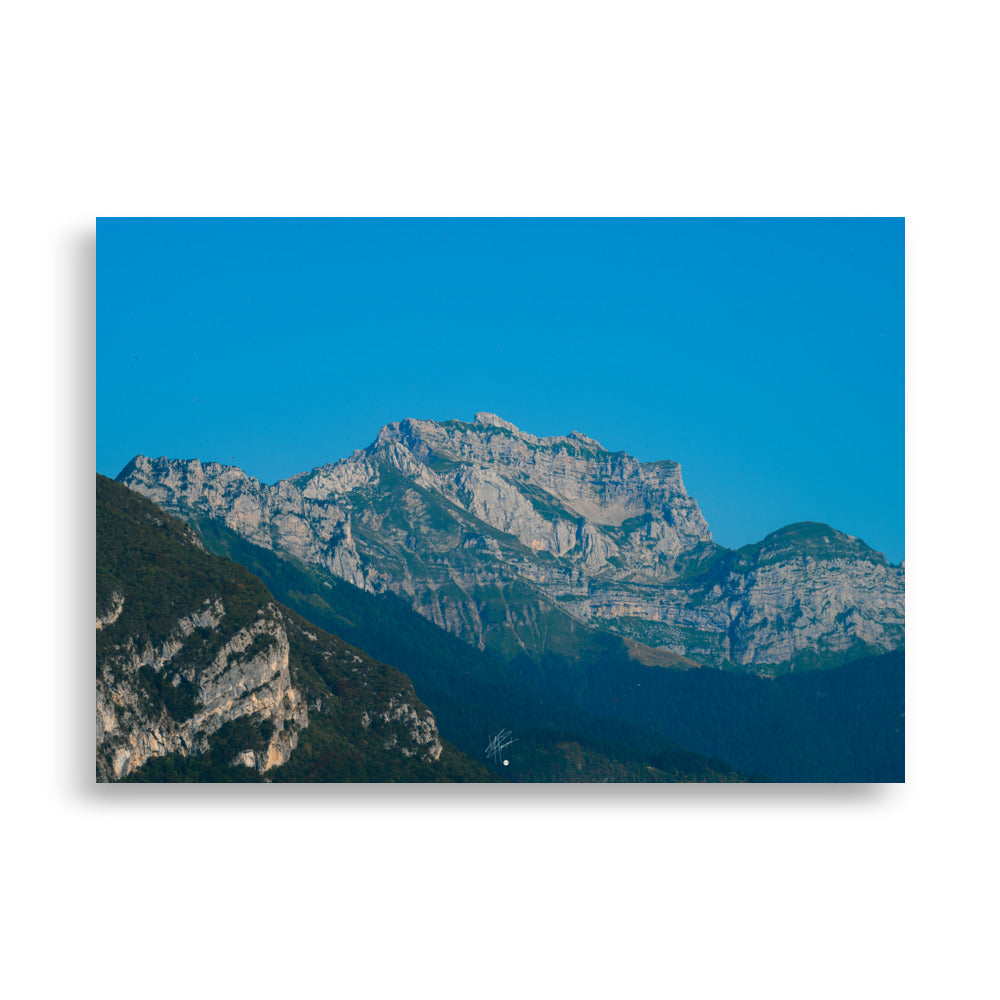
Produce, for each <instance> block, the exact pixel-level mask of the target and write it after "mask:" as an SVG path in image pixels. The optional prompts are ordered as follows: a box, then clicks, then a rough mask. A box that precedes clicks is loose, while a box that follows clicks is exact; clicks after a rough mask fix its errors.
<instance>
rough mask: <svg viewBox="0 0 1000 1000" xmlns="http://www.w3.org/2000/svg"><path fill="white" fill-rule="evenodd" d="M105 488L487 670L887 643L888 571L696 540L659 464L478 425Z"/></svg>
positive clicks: (815, 534) (869, 561) (144, 466)
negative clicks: (338, 584)
mask: <svg viewBox="0 0 1000 1000" xmlns="http://www.w3.org/2000/svg"><path fill="white" fill-rule="evenodd" d="M119 480H120V481H121V482H124V483H125V484H126V485H128V486H129V487H130V488H132V489H134V490H136V491H138V492H140V493H142V494H144V495H145V496H147V497H149V498H150V499H152V500H153V501H155V502H156V503H157V504H159V505H160V506H162V507H163V508H164V509H166V510H168V511H171V512H173V513H176V514H178V515H180V516H181V517H184V518H187V519H196V520H213V521H217V522H219V523H221V524H223V525H225V526H226V527H227V528H229V529H230V530H232V531H234V532H235V533H236V534H238V535H240V536H241V537H243V538H244V539H246V540H247V541H249V542H252V543H253V544H255V545H258V546H261V547H263V548H268V549H272V550H273V551H275V552H277V553H279V554H282V555H285V556H288V557H290V558H294V559H297V560H300V561H301V562H302V563H305V564H307V565H310V566H314V567H317V568H320V569H323V570H325V571H327V572H329V573H330V574H332V575H333V576H336V577H338V578H340V579H343V580H346V581H348V582H349V583H352V584H354V585H355V586H357V587H360V588H362V589H364V590H366V591H368V592H369V593H384V592H386V591H391V592H392V593H395V594H397V595H399V596H400V597H402V598H403V599H405V600H406V601H408V602H409V604H410V605H411V606H412V607H413V608H414V610H416V611H417V612H418V613H420V614H421V615H423V616H424V617H426V618H427V619H429V620H430V621H432V622H434V623H435V624H436V625H438V626H440V627H442V628H444V629H446V630H448V631H449V632H452V633H453V634H455V635H457V636H459V637H460V638H462V639H464V640H466V641H467V642H470V643H472V644H473V645H475V646H476V647H478V648H479V649H489V650H491V651H493V652H496V653H498V654H499V655H501V656H503V657H505V658H508V659H510V658H512V657H515V656H517V655H519V654H526V655H528V656H533V657H537V656H540V655H544V654H546V653H565V654H567V655H575V654H576V653H578V652H579V648H580V645H581V643H583V644H586V641H587V635H588V633H593V632H595V631H596V632H601V633H604V634H611V635H615V636H618V637H619V638H620V639H622V640H623V641H624V642H625V644H626V645H627V648H628V649H629V651H630V654H631V655H632V657H633V658H634V659H636V660H638V661H640V662H644V663H650V664H671V663H674V664H677V665H682V666H691V665H695V664H698V665H708V666H717V667H724V668H727V669H735V670H744V671H748V672H752V673H756V674H760V675H767V676H776V675H778V674H781V673H786V672H789V671H791V670H793V669H795V667H796V666H817V665H832V664H836V663H842V662H846V661H848V660H850V659H854V658H857V657H859V656H862V655H870V654H873V653H880V652H888V651H890V650H893V649H896V648H898V647H899V646H900V645H902V642H903V621H904V617H903V616H904V610H903V600H904V568H903V567H902V566H892V565H890V564H889V563H888V561H887V560H886V559H885V557H884V556H883V555H881V554H880V553H878V552H875V551H874V550H873V549H871V548H869V547H868V546H867V545H866V544H865V543H864V542H862V541H861V540H859V539H857V538H853V537H851V536H849V535H846V534H844V533H842V532H840V531H837V530H836V529H834V528H832V527H829V526H828V525H824V524H818V523H812V522H805V523H800V524H793V525H789V526H786V527H783V528H780V529H778V530H777V531H775V532H773V533H772V534H770V535H768V536H767V537H766V538H765V539H763V540H762V541H761V542H758V543H756V544H755V545H748V546H745V547H744V548H742V549H738V550H729V549H726V548H724V547H722V546H720V545H717V544H716V543H714V542H713V541H712V536H711V532H710V531H709V528H708V525H707V523H706V522H705V519H704V517H703V516H702V514H701V511H700V510H699V508H698V504H697V502H696V501H695V500H694V499H693V498H692V497H690V496H689V495H688V494H687V492H686V490H685V488H684V483H683V480H682V478H681V470H680V466H679V465H678V464H677V463H676V462H673V461H660V462H650V463H640V462H638V461H637V460H636V459H634V458H632V457H631V456H629V455H628V454H626V453H625V452H609V451H607V450H605V449H604V448H602V447H601V445H600V444H599V443H598V442H597V441H595V440H593V439H592V438H589V437H587V436H585V435H583V434H581V433H578V432H573V433H572V434H570V435H568V436H566V437H547V438H539V437H536V436H534V435H532V434H527V433H524V432H522V431H520V430H518V429H517V428H516V427H515V426H514V425H513V424H511V423H509V422H507V421H505V420H502V419H501V418H499V417H497V416H495V415H493V414H489V413H478V414H476V417H475V419H474V421H473V422H472V423H464V422H461V421H455V420H452V421H444V422H442V423H437V422H434V421H431V420H403V421H401V422H399V423H393V424H389V425H387V426H386V427H384V428H382V430H381V431H380V432H379V435H378V437H377V439H376V440H375V442H374V443H373V444H371V445H370V446H369V447H368V448H366V449H365V450H363V451H360V450H359V451H355V452H354V454H353V455H351V456H350V457H348V458H345V459H342V460H341V461H338V462H335V463H332V464H327V465H321V466H318V467H317V468H315V469H312V470H311V471H309V472H304V473H301V474H299V475H296V476H293V477H291V478H290V479H287V480H282V481H281V482H278V483H275V484H274V485H265V484H263V483H260V482H259V481H258V480H256V479H254V478H252V477H251V476H248V475H247V474H246V473H245V472H243V471H242V470H240V469H238V468H234V467H231V466H224V465H220V464H218V463H214V462H206V463H202V462H200V461H198V460H197V459H192V460H171V459H167V458H157V459H150V458H147V457H144V456H137V457H136V458H135V459H133V461H132V462H130V463H129V465H128V466H127V467H126V468H125V469H124V470H123V471H122V473H121V474H120V476H119Z"/></svg>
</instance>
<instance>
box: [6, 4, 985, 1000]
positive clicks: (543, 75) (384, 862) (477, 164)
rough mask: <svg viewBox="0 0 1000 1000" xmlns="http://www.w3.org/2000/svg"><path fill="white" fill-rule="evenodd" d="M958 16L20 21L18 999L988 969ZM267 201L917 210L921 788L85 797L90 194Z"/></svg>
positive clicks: (190, 209)
mask: <svg viewBox="0 0 1000 1000" xmlns="http://www.w3.org/2000/svg"><path fill="white" fill-rule="evenodd" d="M938 9H939V8H938V7H931V6H930V5H914V4H904V3H885V2H881V3H880V2H877V0H866V2H864V3H859V2H854V0H846V2H840V3H837V4H822V3H817V4H809V5H805V4H801V3H792V2H787V3H782V2H767V0H763V2H758V3H754V4H747V3H733V2H706V3H703V4H690V3H686V4H673V3H665V2H661V3H636V2H628V0H620V2H618V3H616V4H614V5H611V4H596V3H587V2H577V3H572V4H570V3H563V2H559V3H545V2H543V0H534V2H532V3H525V2H520V0H514V2H508V3H505V4H502V5H487V4H473V3H470V2H468V0H466V2H465V3H457V2H455V3H441V2H434V0H430V2H428V0H425V2H423V3H419V4H418V3H409V4H404V3H388V2H378V0H375V2H369V3H367V4H364V5H361V4H350V5H348V4H337V3H295V2H290V3H285V4H283V5H281V6H278V5H270V4H269V5H265V4H260V3H239V4H237V3H228V2H227V3H210V2H206V0H201V2H199V3H192V2H188V0H181V2H174V3H172V4H170V5H164V6H156V5H138V4H135V3H110V2H101V0H95V2H92V3H90V4H69V3H38V4H35V5H32V6H31V7H28V6H26V5H25V6H23V7H22V8H19V9H18V10H17V11H16V12H14V13H13V14H11V13H8V15H7V16H6V18H5V20H6V28H5V30H4V32H3V34H4V38H3V41H2V42H0V45H2V47H3V57H2V59H0V75H2V81H3V94H4V105H5V110H4V114H3V119H2V121H3V137H4V140H5V141H4V146H5V149H6V153H5V154H4V157H3V160H2V161H0V162H2V163H3V171H4V175H5V179H4V181H3V184H2V192H3V193H2V197H3V201H4V213H3V220H4V223H5V226H4V236H3V241H2V252H3V271H2V273H3V277H4V279H5V280H4V295H3V311H4V325H3V330H4V332H5V340H4V344H5V355H6V360H5V365H4V371H5V378H4V385H5V392H4V394H3V407H4V425H5V429H6V433H5V437H4V443H5V461H4V462H3V494H2V495H3V503H4V506H3V518H4V521H3V523H4V525H5V528H6V531H5V537H6V540H7V542H8V545H9V551H10V555H9V557H8V559H7V560H6V561H5V568H6V573H5V574H4V593H5V596H6V600H5V602H4V608H5V611H6V628H5V633H6V635H5V639H6V641H5V643H4V648H5V649H7V650H8V653H7V655H6V656H5V657H4V668H5V672H6V678H5V681H6V682H5V687H4V691H5V702H4V704H5V711H4V713H3V718H4V720H5V725H4V731H5V734H6V735H7V739H6V740H5V746H6V752H5V754H4V761H5V764H6V778H7V786H8V788H9V791H8V794H7V801H8V809H7V810H6V818H5V821H4V824H3V826H4V834H3V839H4V848H5V850H4V858H5V861H6V865H5V869H6V872H5V876H4V882H5V885H4V893H3V895H4V907H3V913H4V916H3V920H4V923H5V927H4V928H3V942H4V945H5V948H4V950H5V952H6V953H7V958H6V961H5V967H4V981H5V982H6V983H10V984H12V985H13V991H12V992H11V995H12V996H18V997H20V996H44V997H49V996H60V995H65V994H67V993H71V994H75V993H79V992H85V993H86V994H87V995H90V994H94V995H100V996H111V997H119V996H121V997H126V996H128V997H132V996H151V997H161V996H163V997H166V996H171V995H174V994H176V993H183V994H184V995H187V996H195V997H201V996H216V995H218V996H254V997H256V996H270V995H275V994H277V995H285V996H290V995H303V993H304V992H305V991H315V995H317V996H320V995H322V996H326V995H348V996H362V997H381V996H390V995H396V994H400V993H401V994H405V995H408V996H445V997H463V998H464V997H477V998H479V997H494V996H497V997H499V996H504V997H517V996H521V997H525V998H535V997H543V996H555V997H564V996H594V997H603V996H608V997H633V996H647V995H657V996H660V995H670V996H678V997H685V998H687V997H723V996H727V997H728V996H730V995H733V994H737V995H740V996H743V997H746V996H750V997H756V996H761V997H768V998H775V997H796V998H798V997H810V998H824V997H838V998H839V997H842V996H846V995H850V996H852V997H875V996H879V997H882V996H909V995H915V994H916V992H917V991H918V990H919V991H920V993H921V995H923V994H924V993H926V994H928V995H954V996H963V997H965V996H970V997H974V996H982V995H985V994H986V992H987V988H988V986H989V984H990V982H991V981H992V984H993V988H995V975H993V970H992V968H991V965H990V963H989V957H990V953H991V952H992V951H993V950H994V948H995V941H996V920H995V903H994V900H995V897H996V890H997V867H996V861H995V851H994V844H995V838H996V829H997V828H996V822H995V819H994V815H995V809H994V807H993V801H992V800H993V792H994V789H993V785H994V783H995V778H994V772H995V757H996V740H995V739H994V733H995V726H994V725H993V720H994V716H995V713H996V705H997V682H996V673H997V670H996V666H995V662H994V661H995V659H996V656H995V653H994V650H993V647H992V644H991V641H990V640H991V639H992V634H991V630H990V628H989V626H990V625H991V624H992V618H993V605H994V601H993V590H994V589H995V588H993V587H991V584H990V582H989V580H988V579H987V578H986V573H987V572H988V568H989V566H990V564H991V562H992V560H993V558H994V555H993V553H994V549H995V535H996V530H995V526H996V518H995V514H994V506H995V501H994V498H995V491H994V488H993V484H994V479H995V477H994V476H993V475H992V468H993V465H994V453H995V446H994V443H993V439H994V432H995V428H996V424H997V418H996V407H995V405H994V397H995V393H994V388H993V379H994V372H995V371H996V347H995V342H996V337H997V332H998V331H997V323H996V306H995V298H996V292H995V286H996V274H997V264H998V261H997V250H996V246H997V196H996V179H995V178H996V174H997V157H996V153H995V149H994V142H995V131H996V128H995V126H996V116H995V107H994V106H993V104H992V103H991V102H990V101H989V99H988V97H989V95H991V94H995V93H996V92H997V84H998V81H997V70H996V60H995V58H994V53H993V52H992V50H991V38H995V31H993V30H992V28H993V25H991V23H990V13H989V11H990V8H989V7H988V5H987V4H985V3H971V2H966V3H962V2H956V3H953V4H951V5H950V6H949V8H948V15H947V18H945V17H944V15H941V16H938V14H937V11H938ZM244 214H251V215H396V214H403V215H437V214H440V215H464V214H477V215H506V214H517V215H577V214H583V215H896V216H898V215H905V216H906V217H907V220H908V222H907V253H908V267H907V275H908V279H907V280H908V325H907V343H908V348H907V375H908V402H907V408H908V432H907V439H908V445H907V485H908V493H907V516H908V522H907V529H908V531H907V542H908V544H907V562H908V565H907V570H908V574H907V575H908V598H909V599H908V632H909V636H908V638H909V643H908V646H909V652H910V657H909V663H908V698H907V716H908V748H907V749H908V752H907V775H908V781H907V783H906V785H905V786H904V785H901V786H885V787H879V786H876V787H829V788H826V787H808V786H805V787H794V786H791V787H777V786H776V787H763V786H752V787H743V788H736V787H703V788H701V787H689V786H682V787H676V788H675V787H665V786H651V787H640V788H632V787H597V786H585V787H580V788H575V787H555V788H546V787H510V788H482V787H479V788H471V789H469V788H457V787H456V788H451V787H449V788H401V789H393V788H387V787H375V788H362V787H359V788H341V787H336V786H331V787H328V788H324V787H317V788H280V787H260V788H258V787H239V788H235V787H191V788H169V787H164V788H157V787H124V786H123V787H110V788H109V787H101V788H95V787H94V786H93V784H92V774H93V728H92V727H93V682H92V680H91V677H92V674H91V673H90V671H91V667H92V653H93V646H92V642H93V639H92V635H93V631H92V629H93V620H92V613H93V544H94V528H93V492H92V491H93V474H94V428H95V416H94V399H95V396H94V379H95V371H94V343H95V340H94V337H95V325H94V292H93V284H94V266H95V264H94V261H95V245H94V217H95V216H97V215H244ZM832 419H835V415H832Z"/></svg>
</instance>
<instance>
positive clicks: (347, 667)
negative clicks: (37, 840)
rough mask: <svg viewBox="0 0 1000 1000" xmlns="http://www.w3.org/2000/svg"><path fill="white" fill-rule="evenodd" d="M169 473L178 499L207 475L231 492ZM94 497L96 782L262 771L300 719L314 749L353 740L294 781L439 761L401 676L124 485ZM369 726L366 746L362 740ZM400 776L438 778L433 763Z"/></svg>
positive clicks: (277, 761) (292, 740)
mask: <svg viewBox="0 0 1000 1000" xmlns="http://www.w3.org/2000/svg"><path fill="white" fill-rule="evenodd" d="M173 473H174V477H173V478H171V480H170V486H169V487H165V488H166V489H171V490H177V491H178V492H179V493H181V494H183V495H187V496H202V495H203V484H204V482H205V480H206V479H207V480H208V482H209V483H212V486H211V487H210V489H209V493H210V495H213V496H215V495H216V494H214V493H212V490H214V489H216V488H217V489H218V490H219V491H220V493H222V492H225V491H226V490H233V489H235V490H236V493H237V494H239V491H240V489H241V487H240V486H239V484H240V482H241V480H240V477H237V476H233V477H230V478H229V479H228V480H227V483H226V484H225V485H223V484H222V483H219V482H213V479H212V476H211V474H210V473H209V474H208V475H207V476H206V475H205V472H204V470H201V473H200V477H201V478H199V473H198V472H197V471H196V470H193V469H189V470H177V469H175V470H173ZM244 479H245V477H244ZM233 483H236V484H237V486H236V487H233ZM230 498H231V499H233V500H235V505H234V506H235V508H236V509H237V511H238V514H237V517H236V523H242V524H244V525H245V526H247V527H248V530H256V529H250V527H249V526H250V525H251V524H259V522H258V521H257V520H256V514H258V513H259V508H258V509H257V510H256V511H255V512H254V517H247V516H246V515H247V514H248V512H250V511H254V508H253V506H252V505H251V504H250V503H249V502H248V501H247V499H246V495H242V497H241V496H240V495H237V496H233V494H232V493H230ZM97 499H98V511H97V513H98V517H97V525H98V548H97V570H98V609H97V610H98V613H97V615H96V631H97V691H96V695H97V700H96V723H97V727H96V757H97V778H98V780H99V781H116V780H121V779H123V778H127V777H129V776H130V775H133V774H134V773H135V772H136V771H138V770H139V769H140V768H142V767H143V765H145V764H146V763H147V762H149V761H150V760H152V759H154V758H159V757H166V756H168V755H176V756H178V757H181V758H199V759H202V760H207V761H210V762H211V764H212V765H213V766H215V765H218V766H220V767H227V766H228V767H232V766H237V767H240V766H243V767H247V768H250V769H252V770H253V771H255V772H256V773H257V774H259V775H262V776H265V775H270V774H271V773H272V772H274V771H275V770H277V769H279V768H282V767H283V766H284V765H286V764H288V763H289V761H290V760H291V759H292V757H293V755H294V754H295V753H296V750H297V749H298V747H299V741H300V737H301V734H302V733H303V732H306V731H308V730H309V729H310V727H312V729H316V728H317V727H318V728H319V730H320V732H319V734H318V737H317V738H318V740H319V741H320V743H321V744H322V746H324V747H326V746H328V745H330V744H331V742H333V743H334V744H336V743H337V742H338V741H340V742H342V743H343V744H345V745H348V746H350V747H351V748H352V749H351V759H350V761H348V762H347V763H346V764H345V763H344V762H343V761H340V762H339V763H338V761H336V760H334V761H333V762H332V764H331V765H330V766H327V765H325V764H324V763H323V761H322V760H321V761H320V762H319V763H317V764H315V765H314V766H312V767H311V769H309V770H308V773H309V777H308V778H305V779H302V778H297V779H295V780H358V779H357V773H358V769H359V768H360V769H361V773H364V769H365V768H369V769H370V770H371V772H373V773H377V774H378V775H379V776H380V780H394V778H393V775H394V762H397V761H398V762H402V763H406V762H416V763H418V764H426V765H433V766H434V767H438V766H439V765H438V762H439V760H440V758H441V754H442V750H443V743H442V741H441V739H440V738H439V735H438V731H437V724H436V722H435V720H434V717H433V715H432V714H431V712H430V710H429V709H427V708H426V706H424V705H422V704H421V703H420V702H419V700H418V699H417V697H416V694H415V692H414V690H413V686H412V684H411V683H410V682H409V680H408V679H407V678H406V677H405V676H404V675H403V674H401V673H400V672H399V671H397V670H395V669H393V668H392V667H390V666H387V665H385V664H381V663H378V662H376V661H374V660H372V659H371V658H370V657H368V656H366V655H365V654H364V653H362V652H361V651H360V650H356V649H354V648H352V647H350V646H348V645H347V644H346V643H345V642H343V641H342V640H340V639H339V638H337V637H336V636H333V635H330V634H328V633H326V632H323V631H322V630H320V629H318V628H315V627H311V628H310V627H307V625H306V624H305V623H304V621H303V620H302V619H300V618H299V617H298V616H297V615H295V614H294V612H292V611H290V610H289V609H287V608H284V607H282V606H281V605H279V604H277V603H276V602H275V601H273V599H270V596H269V594H268V592H267V591H266V589H265V588H264V586H263V584H262V583H261V582H260V581H259V580H258V579H256V578H255V577H253V576H251V575H250V574H249V573H248V572H247V571H246V570H244V569H243V568H242V567H240V566H237V565H236V564H235V563H232V562H229V561H228V560H222V559H219V558H218V557H216V556H213V555H210V554H208V553H207V552H205V551H204V548H203V547H202V546H200V544H199V545H195V544H194V535H193V533H192V532H191V530H190V529H189V528H188V527H186V526H184V525H182V524H181V523H180V522H178V521H176V520H175V519H174V518H171V517H167V516H166V515H165V514H164V513H163V511H162V510H158V509H157V508H156V507H154V506H153V505H152V504H151V503H149V502H148V501H147V500H146V499H144V498H142V497H140V496H137V495H136V494H135V493H134V492H131V491H129V490H127V489H126V488H125V487H123V486H121V485H119V484H116V483H112V482H111V481H109V480H105V479H103V478H101V477H99V479H98V498H97ZM217 509H221V506H220V507H219V508H217ZM226 509H227V510H228V509H229V508H228V507H227V508H226ZM368 730H370V731H371V734H372V736H373V741H372V742H371V743H370V744H368V743H366V742H365V741H364V740H363V739H358V736H359V735H363V734H365V733H366V732H367V731H368ZM450 766H451V765H449V767H450ZM352 767H353V768H354V770H353V771H352V770H351V768H352ZM331 768H332V770H331ZM338 768H339V769H338ZM406 773H407V774H408V775H410V776H411V780H428V779H430V780H439V779H438V778H437V777H436V775H435V774H434V772H433V770H432V771H428V770H426V769H424V770H423V771H421V770H419V769H418V770H417V771H414V770H413V769H412V768H411V769H410V770H409V771H407V772H406ZM330 774H332V775H333V777H329V776H328V775H330Z"/></svg>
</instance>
